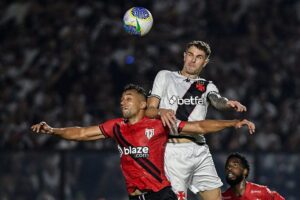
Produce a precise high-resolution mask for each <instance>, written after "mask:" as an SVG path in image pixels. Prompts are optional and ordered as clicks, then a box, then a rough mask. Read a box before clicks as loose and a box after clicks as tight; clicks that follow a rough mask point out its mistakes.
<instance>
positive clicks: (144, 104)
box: [140, 101, 147, 110]
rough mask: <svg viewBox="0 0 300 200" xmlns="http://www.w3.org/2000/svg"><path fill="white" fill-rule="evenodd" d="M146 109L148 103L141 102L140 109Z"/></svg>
mask: <svg viewBox="0 0 300 200" xmlns="http://www.w3.org/2000/svg"><path fill="white" fill-rule="evenodd" d="M146 107H147V102H146V101H142V102H141V106H140V108H141V109H142V110H144V109H146Z"/></svg>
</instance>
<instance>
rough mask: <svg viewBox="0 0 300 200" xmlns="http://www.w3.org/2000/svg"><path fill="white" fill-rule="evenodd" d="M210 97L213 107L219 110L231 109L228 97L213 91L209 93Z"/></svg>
mask: <svg viewBox="0 0 300 200" xmlns="http://www.w3.org/2000/svg"><path fill="white" fill-rule="evenodd" d="M208 99H209V101H210V103H211V104H212V106H213V107H215V108H216V109H217V110H229V109H230V106H229V105H228V104H227V101H228V99H227V98H225V97H222V96H221V95H219V94H216V93H211V94H209V95H208Z"/></svg>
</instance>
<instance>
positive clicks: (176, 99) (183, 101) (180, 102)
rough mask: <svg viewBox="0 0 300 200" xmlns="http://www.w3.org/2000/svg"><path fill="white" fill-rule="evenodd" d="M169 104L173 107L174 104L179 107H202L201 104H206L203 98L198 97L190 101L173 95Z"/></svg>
mask: <svg viewBox="0 0 300 200" xmlns="http://www.w3.org/2000/svg"><path fill="white" fill-rule="evenodd" d="M169 103H170V104H171V105H173V104H174V103H177V104H178V105H200V104H202V105H203V104H204V100H203V98H200V97H198V96H195V97H192V96H191V97H190V98H189V99H183V98H180V97H179V96H175V95H173V96H172V97H171V98H170V99H169Z"/></svg>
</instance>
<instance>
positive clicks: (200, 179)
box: [146, 41, 246, 200]
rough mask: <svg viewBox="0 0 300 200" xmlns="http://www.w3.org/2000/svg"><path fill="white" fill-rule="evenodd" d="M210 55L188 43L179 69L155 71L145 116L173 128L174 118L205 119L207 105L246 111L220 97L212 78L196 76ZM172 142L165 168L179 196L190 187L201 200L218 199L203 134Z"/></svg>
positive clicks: (205, 46) (201, 45)
mask: <svg viewBox="0 0 300 200" xmlns="http://www.w3.org/2000/svg"><path fill="white" fill-rule="evenodd" d="M210 54H211V49H210V47H209V45H208V44H207V43H205V42H203V41H193V42H190V43H188V44H187V47H186V50H185V52H184V59H183V60H184V64H183V68H182V70H181V71H173V72H171V71H167V70H162V71H160V72H159V73H158V74H157V76H156V78H155V80H154V83H153V88H152V92H151V95H150V97H149V98H148V102H147V107H148V109H147V111H146V115H147V116H148V117H151V118H153V117H157V115H160V116H161V119H162V122H163V123H164V125H167V126H168V127H172V126H173V125H174V124H175V121H176V118H177V119H179V120H182V121H196V120H203V119H205V117H206V113H207V108H208V105H209V104H212V105H213V106H214V107H215V108H216V109H218V110H228V109H234V110H236V111H238V112H244V111H246V107H245V106H243V105H242V104H240V103H239V102H238V101H232V100H227V99H226V98H224V97H222V96H221V95H220V94H219V91H218V89H217V87H216V86H215V85H214V84H213V83H212V82H211V81H206V80H205V79H203V78H200V77H199V74H200V73H201V71H202V69H203V68H204V67H205V66H206V65H207V63H208V62H209V56H210ZM158 107H159V109H157V108H158ZM192 141H193V142H192ZM171 142H172V143H168V144H167V148H166V155H165V171H166V174H167V176H168V178H169V180H170V181H171V184H172V187H173V188H174V190H175V192H176V193H177V195H178V198H179V199H181V200H182V199H185V198H186V196H187V195H186V193H187V188H188V187H189V188H190V189H191V190H192V191H193V192H194V193H198V192H199V195H200V196H201V197H202V199H204V200H210V199H213V200H215V199H221V190H220V187H221V186H222V182H221V179H220V178H219V176H218V174H217V172H216V169H215V166H214V163H213V159H212V156H211V154H210V151H209V148H208V146H207V145H206V143H205V138H204V137H203V136H202V135H197V136H193V137H192V136H179V137H176V138H174V137H173V139H172V141H171ZM191 152H193V153H191ZM191 158H193V159H191ZM191 160H193V162H191ZM180 163H186V164H185V165H181V164H180Z"/></svg>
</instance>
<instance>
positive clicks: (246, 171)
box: [243, 169, 248, 178]
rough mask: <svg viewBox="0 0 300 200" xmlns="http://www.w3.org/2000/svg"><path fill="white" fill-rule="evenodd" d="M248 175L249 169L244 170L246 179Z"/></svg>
mask: <svg viewBox="0 0 300 200" xmlns="http://www.w3.org/2000/svg"><path fill="white" fill-rule="evenodd" d="M247 175H248V169H244V170H243V176H244V178H246V177H247Z"/></svg>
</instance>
